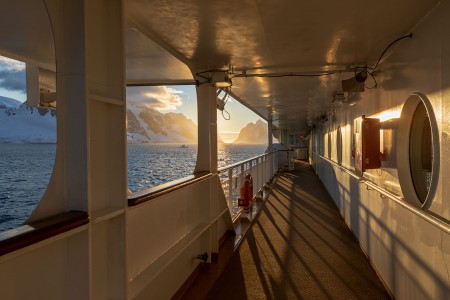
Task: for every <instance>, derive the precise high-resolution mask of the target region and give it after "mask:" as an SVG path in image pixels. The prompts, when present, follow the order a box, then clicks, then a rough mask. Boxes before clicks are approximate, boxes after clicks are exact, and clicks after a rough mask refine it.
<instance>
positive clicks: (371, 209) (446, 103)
mask: <svg viewBox="0 0 450 300" xmlns="http://www.w3.org/2000/svg"><path fill="white" fill-rule="evenodd" d="M448 28H450V3H449V2H448V1H443V2H442V3H441V4H440V5H439V6H438V7H437V8H436V9H435V10H434V11H432V12H431V13H430V14H429V15H428V16H427V17H426V18H425V19H424V20H422V22H420V23H419V24H418V25H417V26H416V28H412V29H411V31H412V32H413V34H414V36H413V39H411V40H410V39H405V40H403V41H401V42H400V43H399V44H398V45H397V46H396V47H395V50H394V51H393V52H392V53H391V55H390V56H389V57H387V58H386V59H385V60H384V61H383V62H382V64H381V66H380V71H381V72H379V75H378V76H377V77H376V78H377V81H378V85H379V88H378V89H376V90H366V91H365V92H364V93H361V96H362V100H361V101H359V102H358V103H356V104H355V105H354V106H350V107H348V106H338V107H336V114H335V117H334V118H329V121H327V122H326V123H323V124H317V127H316V129H315V131H314V137H313V139H312V141H311V145H312V147H313V152H314V154H312V155H311V157H310V159H311V161H312V163H313V165H315V169H316V172H317V174H318V175H319V177H320V178H321V180H322V181H323V183H324V185H325V186H326V188H327V189H328V191H329V193H330V195H331V196H332V197H333V199H334V202H335V203H336V205H337V207H338V209H339V210H340V212H341V214H342V216H343V218H344V219H345V221H346V222H347V224H348V225H349V227H350V228H351V230H352V231H353V232H354V234H355V236H356V237H357V238H358V240H359V242H360V244H361V247H362V248H363V250H364V251H365V252H366V253H367V255H368V256H369V259H370V260H371V261H372V263H373V265H374V267H375V269H376V270H377V271H378V272H379V274H380V275H381V277H382V279H383V280H384V282H385V283H386V285H387V287H388V288H389V289H390V291H391V292H392V293H393V295H394V296H395V297H396V298H397V299H448V297H450V296H449V295H450V236H449V234H448V232H449V230H448V229H449V228H450V197H448V195H449V194H450V139H449V133H450V39H449V38H448ZM406 30H408V29H406ZM406 33H407V32H405V34H406ZM395 38H396V37H393V39H395ZM369 81H370V79H368V85H370V84H371V82H369ZM415 92H420V93H422V94H424V95H425V96H426V97H427V98H428V99H429V101H430V103H431V106H432V107H433V110H434V114H435V117H436V123H437V131H438V136H439V147H438V149H437V150H438V152H439V156H440V160H439V163H438V167H437V168H434V170H439V174H438V178H437V179H436V180H437V183H436V186H435V190H434V195H433V197H432V199H428V200H429V201H427V204H426V205H425V206H424V207H423V208H420V205H416V204H414V203H415V202H414V200H413V199H405V202H410V203H411V204H407V205H406V206H402V205H400V204H398V203H396V202H395V201H393V200H391V199H389V198H382V197H380V194H379V193H378V192H376V191H374V190H367V187H366V185H364V184H360V183H358V181H357V180H356V179H355V178H353V177H351V176H350V175H349V174H347V173H345V172H341V171H340V170H339V169H338V168H337V167H333V166H332V165H331V164H330V163H329V162H327V161H326V160H324V159H322V158H321V157H320V156H319V155H318V154H320V155H323V156H325V157H326V158H328V159H331V160H332V161H334V162H336V163H337V162H338V158H337V150H336V146H335V145H336V144H337V141H336V136H337V134H336V133H337V128H338V126H340V127H341V131H342V153H343V154H342V155H343V157H342V166H344V167H346V168H347V169H350V170H354V162H353V161H352V157H351V145H352V131H353V120H354V119H356V118H358V117H360V116H361V115H366V116H367V117H377V116H379V114H380V113H384V112H394V111H398V110H400V109H401V108H402V106H403V105H404V103H405V101H406V100H407V99H408V97H410V96H411V95H412V94H413V93H415ZM406 119H408V118H407V116H405V115H403V116H402V118H401V120H400V121H399V122H405V120H406ZM394 123H395V122H394ZM384 125H385V126H386V127H389V128H390V129H388V130H387V131H386V130H385V132H386V134H385V135H384V150H386V153H385V154H386V157H385V160H384V161H383V162H382V168H381V169H379V170H368V171H366V172H365V174H364V178H366V179H369V180H371V181H373V182H375V183H376V184H377V185H378V186H380V187H382V188H384V189H386V190H388V191H389V192H391V193H393V194H397V195H399V196H401V197H403V196H404V195H403V194H404V193H403V191H404V189H405V188H407V186H406V184H405V183H404V182H400V180H399V175H398V171H399V170H401V168H409V166H407V165H404V164H401V165H400V163H401V160H399V159H398V157H397V155H398V154H400V155H401V153H398V152H399V151H400V150H401V149H400V148H401V147H399V145H398V142H399V141H402V139H400V138H399V136H400V135H401V134H402V132H401V130H399V127H397V126H396V125H395V124H394V125H392V123H388V122H384ZM328 135H330V141H329V140H328ZM329 145H331V149H328V148H329ZM329 150H330V151H329ZM329 153H330V154H331V155H330V156H329ZM435 158H437V156H435ZM401 185H402V187H401V188H400V186H401ZM402 189H403V191H402ZM416 207H417V208H419V209H421V210H423V211H424V212H425V213H426V215H429V216H434V217H435V218H436V219H439V221H438V222H439V223H440V224H441V225H443V227H444V228H446V230H443V229H442V228H438V227H436V226H435V225H432V224H430V222H427V221H426V220H425V218H423V217H420V216H418V215H417V214H415V213H413V212H412V210H414V208H416Z"/></svg>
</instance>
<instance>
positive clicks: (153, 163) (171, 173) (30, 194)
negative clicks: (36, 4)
mask: <svg viewBox="0 0 450 300" xmlns="http://www.w3.org/2000/svg"><path fill="white" fill-rule="evenodd" d="M187 146H188V147H187V148H181V147H180V144H153V145H128V188H129V189H130V190H131V191H132V192H136V191H138V190H142V189H145V188H149V187H153V186H156V185H160V184H163V183H165V182H169V181H172V180H175V179H178V178H182V177H185V176H188V175H191V174H192V172H193V170H194V166H195V162H196V160H197V145H187ZM265 149H266V146H265V145H230V144H221V145H219V149H218V152H219V157H218V161H219V168H220V167H223V166H227V165H230V164H233V163H236V162H239V161H243V160H246V159H249V158H252V157H255V156H258V155H261V154H263V153H264V151H265ZM55 151H56V145H54V144H0V170H1V173H0V232H1V231H4V230H7V229H11V228H14V227H17V226H20V225H21V224H22V223H23V222H24V221H25V219H26V218H27V217H28V216H29V215H30V214H31V212H32V211H33V209H34V208H35V207H36V205H37V203H38V202H39V200H40V199H41V198H42V196H43V195H44V192H45V190H46V188H47V184H48V182H49V180H50V176H51V174H52V172H53V164H54V160H55Z"/></svg>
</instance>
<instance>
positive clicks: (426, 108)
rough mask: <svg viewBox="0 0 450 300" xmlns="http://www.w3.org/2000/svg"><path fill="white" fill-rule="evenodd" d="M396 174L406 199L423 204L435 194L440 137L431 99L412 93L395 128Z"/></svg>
mask: <svg viewBox="0 0 450 300" xmlns="http://www.w3.org/2000/svg"><path fill="white" fill-rule="evenodd" d="M398 131H399V132H398V145H397V146H398V153H397V154H398V156H397V161H398V174H399V180H400V183H401V186H402V192H403V196H404V198H405V200H406V201H408V202H410V203H413V204H416V205H419V206H422V207H423V206H425V205H426V204H427V203H429V201H428V199H431V198H432V197H433V196H434V193H435V190H436V183H437V177H438V173H439V172H438V171H439V157H440V156H439V138H438V132H437V123H436V118H435V116H434V112H433V108H432V106H431V103H430V101H429V100H428V99H427V98H426V97H425V96H424V95H422V94H418V93H417V94H413V95H412V96H410V97H409V98H408V100H407V101H406V102H405V105H404V106H403V109H402V113H401V117H400V122H399V128H398Z"/></svg>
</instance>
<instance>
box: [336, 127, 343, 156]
mask: <svg viewBox="0 0 450 300" xmlns="http://www.w3.org/2000/svg"><path fill="white" fill-rule="evenodd" d="M336 151H337V162H338V164H339V165H342V129H341V126H338V128H337V132H336Z"/></svg>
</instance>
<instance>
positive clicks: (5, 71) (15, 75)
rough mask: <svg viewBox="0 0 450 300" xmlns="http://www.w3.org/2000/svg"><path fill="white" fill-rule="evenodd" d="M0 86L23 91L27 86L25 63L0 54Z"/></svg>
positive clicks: (9, 89)
mask: <svg viewBox="0 0 450 300" xmlns="http://www.w3.org/2000/svg"><path fill="white" fill-rule="evenodd" d="M0 88H4V89H5V90H8V91H18V92H22V93H25V92H26V88H27V86H26V70H25V64H24V63H22V62H19V61H16V60H13V59H10V58H6V57H3V56H0Z"/></svg>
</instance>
